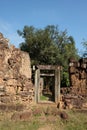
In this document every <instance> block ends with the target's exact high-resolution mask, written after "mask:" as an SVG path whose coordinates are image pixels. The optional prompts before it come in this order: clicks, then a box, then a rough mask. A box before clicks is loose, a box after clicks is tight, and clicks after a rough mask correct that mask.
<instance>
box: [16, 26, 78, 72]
mask: <svg viewBox="0 0 87 130" xmlns="http://www.w3.org/2000/svg"><path fill="white" fill-rule="evenodd" d="M18 34H19V35H20V36H21V37H23V38H24V42H23V43H21V44H20V48H21V50H23V51H27V52H29V55H30V58H31V63H32V65H33V64H50V65H56V64H57V65H61V66H63V68H64V71H65V72H66V71H67V69H68V59H69V58H70V57H74V58H75V59H77V58H78V52H77V49H76V47H75V41H74V38H73V37H72V36H68V33H67V30H64V31H60V30H59V28H58V26H54V25H48V26H46V27H45V28H43V29H37V28H35V27H33V26H24V28H23V30H22V31H20V30H18Z"/></svg>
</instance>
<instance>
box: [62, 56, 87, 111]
mask: <svg viewBox="0 0 87 130" xmlns="http://www.w3.org/2000/svg"><path fill="white" fill-rule="evenodd" d="M69 76H70V87H66V88H62V89H61V92H62V98H61V106H62V107H65V108H73V107H75V108H82V107H86V108H87V58H81V59H80V60H79V61H76V60H74V59H70V60H69Z"/></svg>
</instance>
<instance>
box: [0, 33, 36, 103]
mask: <svg viewBox="0 0 87 130" xmlns="http://www.w3.org/2000/svg"><path fill="white" fill-rule="evenodd" d="M31 75H32V74H31V63H30V57H29V54H28V53H26V52H23V51H21V50H20V49H17V48H15V46H13V45H9V41H8V40H7V39H6V38H4V37H3V35H2V33H0V96H3V98H1V100H0V102H4V103H5V102H6V103H7V102H11V101H12V102H16V101H18V99H19V100H20V101H23V100H24V98H23V96H22V93H27V95H26V98H25V100H24V101H26V100H28V101H29V102H31V101H32V100H33V99H34V88H33V84H32V82H31ZM6 95H7V96H9V98H10V97H11V95H13V97H15V98H13V100H10V99H8V98H7V97H6ZM18 95H19V98H16V97H17V96H18ZM5 98H6V100H5ZM11 98H12V97H11Z"/></svg>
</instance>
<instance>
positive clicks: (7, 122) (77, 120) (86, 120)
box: [0, 107, 87, 130]
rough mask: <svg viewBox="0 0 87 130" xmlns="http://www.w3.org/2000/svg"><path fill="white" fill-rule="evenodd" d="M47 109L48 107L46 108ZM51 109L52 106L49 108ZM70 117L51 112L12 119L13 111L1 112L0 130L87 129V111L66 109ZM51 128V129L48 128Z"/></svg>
mask: <svg viewBox="0 0 87 130" xmlns="http://www.w3.org/2000/svg"><path fill="white" fill-rule="evenodd" d="M46 109H47V108H46ZM48 110H49V111H50V107H49V109H48ZM65 112H66V113H67V114H68V116H69V119H67V120H63V119H61V118H60V117H59V116H58V115H56V116H53V115H51V114H48V115H44V114H41V115H40V116H33V118H32V120H29V121H12V120H11V115H12V113H0V130H38V129H39V128H44V129H45V130H49V129H50V130H87V111H86V112H79V111H76V110H66V111H65ZM48 128H49V129H48Z"/></svg>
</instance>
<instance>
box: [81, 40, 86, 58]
mask: <svg viewBox="0 0 87 130" xmlns="http://www.w3.org/2000/svg"><path fill="white" fill-rule="evenodd" d="M82 45H83V47H84V52H83V54H82V56H83V57H87V41H85V40H84V41H83V42H82Z"/></svg>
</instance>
